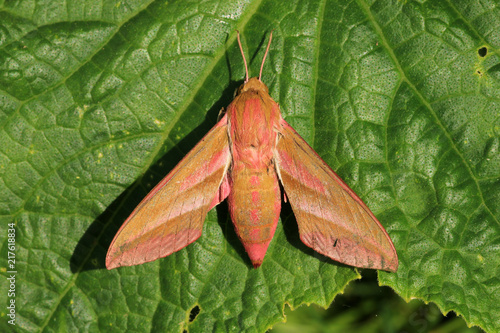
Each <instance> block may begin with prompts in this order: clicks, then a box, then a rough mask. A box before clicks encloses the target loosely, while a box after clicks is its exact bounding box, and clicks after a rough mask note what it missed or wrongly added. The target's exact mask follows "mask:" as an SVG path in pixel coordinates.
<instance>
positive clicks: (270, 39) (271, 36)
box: [259, 30, 273, 81]
mask: <svg viewBox="0 0 500 333" xmlns="http://www.w3.org/2000/svg"><path fill="white" fill-rule="evenodd" d="M272 40H273V31H272V30H271V34H270V35H269V42H267V48H266V53H264V59H262V64H261V65H260V73H259V81H260V78H261V76H262V69H263V68H264V61H266V57H267V53H268V52H269V46H271V41H272Z"/></svg>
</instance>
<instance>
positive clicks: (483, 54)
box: [477, 47, 488, 58]
mask: <svg viewBox="0 0 500 333" xmlns="http://www.w3.org/2000/svg"><path fill="white" fill-rule="evenodd" d="M477 54H479V56H480V57H481V58H484V57H486V55H487V54H488V49H487V48H486V47H482V48H480V49H479V50H477Z"/></svg>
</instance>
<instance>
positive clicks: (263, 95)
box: [227, 78, 281, 169]
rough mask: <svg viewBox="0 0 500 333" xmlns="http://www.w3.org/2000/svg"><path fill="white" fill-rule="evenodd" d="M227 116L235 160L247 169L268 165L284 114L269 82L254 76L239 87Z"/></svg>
mask: <svg viewBox="0 0 500 333" xmlns="http://www.w3.org/2000/svg"><path fill="white" fill-rule="evenodd" d="M227 115H228V122H229V124H230V125H229V135H230V138H231V148H232V154H233V161H234V162H240V163H243V164H244V165H245V167H247V168H253V169H262V168H267V167H268V166H269V164H270V163H271V160H272V157H273V149H274V147H275V146H276V140H277V129H278V125H279V121H280V119H281V115H280V111H279V106H278V104H277V103H276V102H275V101H273V99H272V98H271V96H269V94H268V89H267V87H266V85H265V84H264V83H262V82H261V81H259V79H257V78H251V79H250V80H249V81H248V82H247V83H245V84H244V85H242V86H241V87H240V89H239V93H238V95H237V96H236V98H235V99H234V101H233V102H232V103H231V104H230V105H229V107H228V109H227ZM235 164H236V163H233V167H234V166H236V165H235Z"/></svg>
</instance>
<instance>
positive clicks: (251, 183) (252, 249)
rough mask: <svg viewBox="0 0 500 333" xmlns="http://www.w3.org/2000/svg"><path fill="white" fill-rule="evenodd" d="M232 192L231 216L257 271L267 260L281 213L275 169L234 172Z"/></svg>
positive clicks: (246, 169)
mask: <svg viewBox="0 0 500 333" xmlns="http://www.w3.org/2000/svg"><path fill="white" fill-rule="evenodd" d="M229 181H230V183H231V185H232V187H231V188H232V191H231V193H230V194H229V197H228V205H229V213H230V215H231V219H232V221H233V223H234V226H235V230H236V234H237V235H238V237H239V238H240V240H241V242H242V243H243V246H244V247H245V250H246V252H247V253H248V256H249V257H250V260H251V261H252V264H253V266H254V267H259V266H260V265H261V264H262V261H263V260H264V256H265V254H266V251H267V248H268V246H269V243H270V242H271V239H272V238H273V235H274V232H275V230H276V226H277V224H278V219H279V215H280V210H281V194H280V188H279V184H278V177H277V175H276V171H275V169H274V166H271V167H270V168H268V169H264V170H260V169H259V170H256V169H253V170H252V169H248V168H238V167H236V168H233V169H232V171H231V172H230V174H229Z"/></svg>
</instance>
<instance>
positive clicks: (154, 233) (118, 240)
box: [106, 116, 231, 269]
mask: <svg viewBox="0 0 500 333" xmlns="http://www.w3.org/2000/svg"><path fill="white" fill-rule="evenodd" d="M230 156H231V155H230V151H229V144H228V133H227V117H226V116H224V117H223V118H222V119H221V120H220V121H219V122H218V123H217V124H216V125H215V126H214V127H213V128H212V129H211V130H210V132H208V133H207V135H205V137H204V138H203V139H202V140H201V141H200V142H198V144H197V145H196V146H195V147H194V148H193V149H192V150H191V151H190V152H189V153H188V154H187V155H186V156H185V157H184V158H183V159H182V161H180V162H179V164H177V166H176V167H175V168H174V169H173V170H172V171H171V172H170V173H169V174H168V175H167V176H166V177H165V178H164V179H163V180H162V181H161V182H160V183H159V184H158V185H156V187H155V188H154V189H153V190H152V191H151V192H150V193H149V194H148V195H147V196H146V197H145V198H144V199H143V200H142V202H141V203H140V204H139V205H138V206H137V207H136V209H135V210H134V211H133V212H132V214H131V215H130V216H129V218H128V219H127V220H126V221H125V223H124V224H123V225H122V227H121V228H120V230H119V231H118V233H117V234H116V236H115V238H114V239H113V242H112V243H111V246H110V247H109V250H108V254H107V256H106V267H107V268H108V269H112V268H115V267H120V266H132V265H138V264H142V263H145V262H149V261H152V260H155V259H158V258H162V257H165V256H168V255H169V254H171V253H173V252H175V251H178V250H180V249H182V248H183V247H185V246H187V245H188V244H190V243H192V242H194V241H195V240H196V239H198V237H200V235H201V231H202V227H203V222H204V220H205V216H206V214H207V213H208V211H209V210H210V209H211V208H212V207H213V206H214V205H216V204H217V203H219V202H220V201H222V200H224V198H225V196H227V195H228V194H229V190H228V189H227V188H221V184H222V183H223V180H224V179H226V178H225V175H226V172H227V169H228V167H229V163H230Z"/></svg>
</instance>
